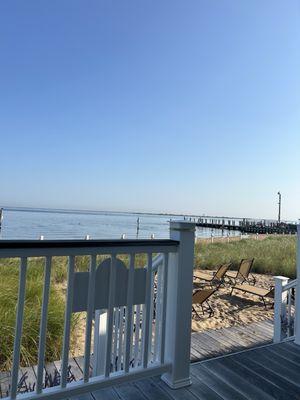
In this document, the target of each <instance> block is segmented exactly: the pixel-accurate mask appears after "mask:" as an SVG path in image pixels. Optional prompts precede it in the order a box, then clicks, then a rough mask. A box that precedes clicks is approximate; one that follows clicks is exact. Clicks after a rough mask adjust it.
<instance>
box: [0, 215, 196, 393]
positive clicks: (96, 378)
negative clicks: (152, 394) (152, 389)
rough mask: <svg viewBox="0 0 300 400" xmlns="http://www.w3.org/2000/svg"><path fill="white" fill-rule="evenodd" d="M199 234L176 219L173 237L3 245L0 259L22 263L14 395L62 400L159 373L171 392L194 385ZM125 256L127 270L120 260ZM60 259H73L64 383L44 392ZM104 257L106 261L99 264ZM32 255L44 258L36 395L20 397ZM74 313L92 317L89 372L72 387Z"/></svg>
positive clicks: (87, 342)
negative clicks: (142, 259)
mask: <svg viewBox="0 0 300 400" xmlns="http://www.w3.org/2000/svg"><path fill="white" fill-rule="evenodd" d="M194 230H195V227H194V224H192V223H188V222H175V221H173V222H171V223H170V239H168V240H153V239H152V240H116V241H105V240H104V241H103V240H102V241H96V240H82V241H47V240H43V241H1V242H0V258H2V259H3V258H10V257H16V258H19V259H20V263H19V292H18V302H17V313H16V324H15V339H14V351H13V364H12V370H11V385H10V393H9V398H10V399H12V400H14V399H15V398H16V397H18V398H19V397H20V398H22V399H28V400H29V399H32V400H33V399H42V398H47V399H48V398H49V399H50V398H51V399H52V398H53V399H62V398H67V397H71V396H74V395H80V394H84V393H87V392H91V391H94V390H97V389H100V388H102V387H105V386H109V385H114V384H118V383H122V382H127V381H129V380H132V379H138V378H143V377H148V376H154V375H162V379H163V380H164V381H165V382H166V383H167V384H168V385H169V386H171V387H172V388H178V387H182V386H186V385H188V384H190V371H189V368H190V333H191V332H190V329H191V328H190V327H191V323H190V322H191V293H192V276H193V258H194ZM139 254H145V255H146V259H147V264H146V266H144V267H142V268H137V265H136V256H137V255H139ZM124 255H126V256H127V259H128V260H129V262H128V265H126V264H125V263H124V261H122V256H124ZM56 256H64V257H68V276H67V291H66V306H65V319H64V336H63V347H62V354H61V371H60V373H61V380H60V385H59V386H56V387H51V388H44V385H43V373H44V366H45V347H46V332H47V316H48V305H49V293H50V286H51V279H50V278H51V271H52V265H53V262H52V261H53V257H56ZM76 256H88V257H89V271H88V272H77V271H76V270H75V257H76ZM98 256H102V260H101V262H99V263H98V262H97V257H98ZM120 256H121V257H120ZM34 257H42V258H43V259H44V285H43V298H42V307H41V322H40V333H39V344H38V345H39V349H38V366H37V382H36V387H35V391H34V392H30V393H26V394H18V375H19V369H20V349H21V342H22V326H23V321H24V309H25V308H24V302H25V298H26V297H25V294H26V293H25V292H26V277H27V265H28V260H29V258H30V259H31V258H34ZM75 312H86V331H85V351H84V369H83V379H82V380H80V381H77V382H72V383H69V382H68V363H69V354H70V331H71V319H72V313H75ZM93 322H94V340H93V342H94V344H93V346H92V332H93ZM0 323H1V321H0ZM91 366H92V373H91Z"/></svg>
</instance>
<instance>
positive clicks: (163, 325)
mask: <svg viewBox="0 0 300 400" xmlns="http://www.w3.org/2000/svg"><path fill="white" fill-rule="evenodd" d="M163 265H164V269H163V298H162V313H161V332H160V363H161V364H163V363H164V362H165V343H166V340H165V339H166V313H167V288H168V268H169V267H168V266H169V253H165V254H164V264H163Z"/></svg>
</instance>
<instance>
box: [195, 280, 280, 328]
mask: <svg viewBox="0 0 300 400" xmlns="http://www.w3.org/2000/svg"><path fill="white" fill-rule="evenodd" d="M253 275H254V276H255V278H256V286H258V287H263V288H267V289H268V288H270V286H272V285H274V279H273V276H271V275H263V274H253ZM230 292H231V287H226V288H220V289H219V290H218V291H217V292H215V293H214V294H213V295H212V296H211V297H210V299H209V303H210V305H211V307H212V309H213V310H214V315H213V316H211V317H209V315H208V313H206V314H205V315H203V316H202V315H201V314H202V312H201V309H199V314H200V316H201V318H198V317H197V316H195V315H193V318H192V330H193V331H194V332H203V331H205V330H207V329H220V328H225V327H229V326H233V325H247V324H250V323H252V322H258V321H263V320H265V319H270V318H273V309H272V308H271V307H269V306H268V307H267V309H265V307H264V304H263V302H262V301H261V300H260V299H259V298H258V297H257V296H253V295H251V294H247V293H244V292H241V291H234V292H233V295H232V296H231V295H230ZM268 303H270V302H268ZM270 304H271V303H270ZM197 310H198V309H197Z"/></svg>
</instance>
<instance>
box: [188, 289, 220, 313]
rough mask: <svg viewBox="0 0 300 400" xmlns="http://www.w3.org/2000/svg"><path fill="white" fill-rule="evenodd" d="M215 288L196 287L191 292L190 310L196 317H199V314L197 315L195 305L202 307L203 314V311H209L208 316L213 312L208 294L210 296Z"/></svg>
mask: <svg viewBox="0 0 300 400" xmlns="http://www.w3.org/2000/svg"><path fill="white" fill-rule="evenodd" d="M216 291H217V289H198V290H196V291H195V292H194V293H193V297H192V311H193V313H194V314H196V315H197V317H198V318H199V319H200V318H201V316H200V315H199V313H198V311H197V310H196V308H195V306H200V307H201V309H202V314H203V315H205V312H208V313H209V317H211V316H212V315H213V314H214V310H213V309H212V307H211V305H210V304H209V302H208V299H209V298H210V296H212V295H213V294H214V293H215V292H216Z"/></svg>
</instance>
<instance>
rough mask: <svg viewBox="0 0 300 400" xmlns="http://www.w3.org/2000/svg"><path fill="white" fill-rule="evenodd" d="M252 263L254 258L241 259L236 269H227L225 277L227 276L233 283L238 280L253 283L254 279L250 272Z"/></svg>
mask: <svg viewBox="0 0 300 400" xmlns="http://www.w3.org/2000/svg"><path fill="white" fill-rule="evenodd" d="M253 263H254V258H251V259H242V260H241V262H240V265H239V268H238V270H237V271H227V272H226V277H227V278H229V280H230V282H231V283H232V284H234V285H236V284H237V282H238V281H240V282H241V283H244V282H247V283H249V284H251V285H255V283H256V279H255V277H254V275H253V274H251V273H250V271H251V268H252V266H253Z"/></svg>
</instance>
